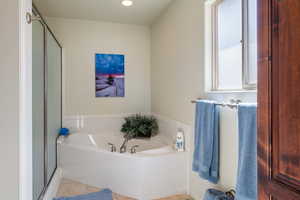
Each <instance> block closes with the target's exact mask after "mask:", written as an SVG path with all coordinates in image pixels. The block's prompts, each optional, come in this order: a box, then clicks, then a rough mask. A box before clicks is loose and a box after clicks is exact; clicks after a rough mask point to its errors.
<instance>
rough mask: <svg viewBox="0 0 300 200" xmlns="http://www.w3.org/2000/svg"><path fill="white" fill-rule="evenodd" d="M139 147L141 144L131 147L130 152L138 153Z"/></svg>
mask: <svg viewBox="0 0 300 200" xmlns="http://www.w3.org/2000/svg"><path fill="white" fill-rule="evenodd" d="M138 147H139V145H134V146H133V147H131V150H130V153H132V154H134V153H136V149H137V148H138Z"/></svg>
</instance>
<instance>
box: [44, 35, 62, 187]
mask: <svg viewBox="0 0 300 200" xmlns="http://www.w3.org/2000/svg"><path fill="white" fill-rule="evenodd" d="M46 36H47V37H46V58H47V60H46V63H47V64H46V66H47V67H46V69H47V71H46V74H47V75H46V80H47V81H46V82H47V86H46V91H47V97H46V102H47V105H46V110H47V115H46V116H47V119H46V122H47V123H46V124H47V132H46V141H47V142H46V146H47V147H46V167H47V170H46V171H47V172H46V173H47V177H46V178H47V183H48V182H49V181H50V179H51V177H52V175H53V173H54V171H55V169H56V164H57V161H56V157H57V155H56V154H57V152H56V140H57V137H58V133H59V130H60V128H61V125H62V124H61V122H62V101H61V99H62V81H61V80H62V79H61V76H62V70H61V67H62V66H61V64H62V63H61V60H62V58H61V55H62V52H61V51H62V50H61V47H60V46H59V44H58V43H57V41H56V40H55V38H54V37H53V35H52V34H51V33H50V32H49V31H48V30H47V31H46Z"/></svg>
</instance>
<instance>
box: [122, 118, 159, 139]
mask: <svg viewBox="0 0 300 200" xmlns="http://www.w3.org/2000/svg"><path fill="white" fill-rule="evenodd" d="M121 132H122V133H124V138H125V139H127V140H130V139H133V138H151V137H153V136H155V135H157V134H158V124H157V119H156V118H155V117H154V116H149V115H141V114H136V115H133V116H129V117H125V123H124V124H123V125H122V128H121Z"/></svg>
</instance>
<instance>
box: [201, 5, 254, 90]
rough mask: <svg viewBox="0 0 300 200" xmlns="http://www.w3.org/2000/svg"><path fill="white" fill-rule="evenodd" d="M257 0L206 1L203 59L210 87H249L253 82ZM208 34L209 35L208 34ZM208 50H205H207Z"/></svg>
mask: <svg viewBox="0 0 300 200" xmlns="http://www.w3.org/2000/svg"><path fill="white" fill-rule="evenodd" d="M256 1H257V0H214V1H208V3H207V5H208V6H207V9H209V10H207V9H206V10H207V11H208V12H207V13H206V16H208V17H207V20H206V23H209V25H206V28H208V30H209V31H206V36H207V37H206V40H207V41H206V42H208V41H209V42H208V43H207V44H206V45H210V47H209V48H206V53H207V56H206V59H210V62H207V64H208V67H210V68H211V69H210V70H209V71H210V77H211V85H210V90H214V91H223V90H224V91H226V90H229V91H231V90H251V89H256V83H257V20H256V19H257V8H256V5H257V2H256ZM208 34H209V35H208ZM207 51H208V52H207Z"/></svg>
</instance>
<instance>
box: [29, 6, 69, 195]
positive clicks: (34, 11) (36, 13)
mask: <svg viewBox="0 0 300 200" xmlns="http://www.w3.org/2000/svg"><path fill="white" fill-rule="evenodd" d="M32 14H33V15H34V16H35V17H38V19H37V20H38V21H39V23H41V25H42V26H43V32H44V41H43V43H44V66H43V67H44V188H43V190H42V192H41V194H40V195H39V197H38V199H37V200H42V199H43V197H44V196H45V193H46V191H47V189H48V187H49V185H50V183H51V181H52V179H53V177H54V174H55V172H56V170H57V143H56V158H55V159H56V160H55V162H56V163H55V165H56V166H55V169H54V171H53V173H52V174H51V176H50V179H49V181H47V177H48V173H47V172H48V159H47V157H48V149H47V147H48V146H47V145H46V144H47V143H48V142H47V133H48V131H47V128H48V126H47V114H48V112H47V102H48V101H47V99H48V90H47V87H48V84H47V83H48V56H47V31H48V32H49V33H50V34H51V36H52V37H53V38H54V40H55V42H56V43H57V45H58V46H59V48H60V70H61V72H60V73H61V77H60V80H61V99H60V105H61V113H60V115H61V127H62V119H63V111H62V110H63V108H62V105H63V99H62V98H63V97H62V95H63V93H62V91H63V88H62V85H63V80H62V76H63V69H62V67H63V58H62V56H63V50H62V45H61V44H60V42H59V41H58V40H57V38H56V37H55V35H54V33H53V32H52V30H51V29H50V27H49V26H48V24H47V23H46V21H45V20H44V18H43V16H42V14H41V13H40V12H39V10H38V9H37V7H36V6H35V5H34V4H32ZM58 137H59V135H57V137H56V141H57V139H58Z"/></svg>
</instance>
